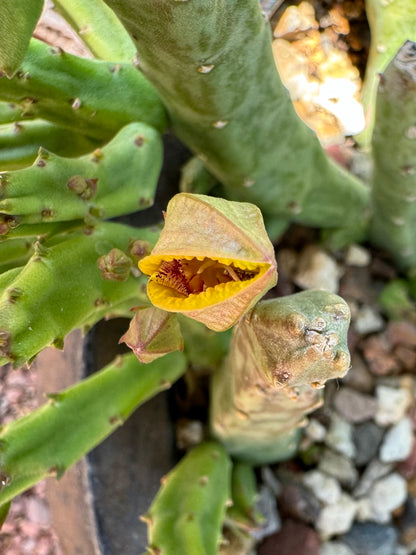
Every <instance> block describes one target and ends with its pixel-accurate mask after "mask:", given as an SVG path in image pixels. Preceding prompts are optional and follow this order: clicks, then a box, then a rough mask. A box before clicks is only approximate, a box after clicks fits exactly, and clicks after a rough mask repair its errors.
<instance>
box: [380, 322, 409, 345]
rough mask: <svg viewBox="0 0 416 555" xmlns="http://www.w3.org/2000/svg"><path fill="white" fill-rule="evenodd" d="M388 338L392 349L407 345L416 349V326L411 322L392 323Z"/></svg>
mask: <svg viewBox="0 0 416 555" xmlns="http://www.w3.org/2000/svg"><path fill="white" fill-rule="evenodd" d="M386 336H387V339H388V342H389V343H390V345H391V346H392V347H396V346H397V345H405V346H407V347H414V348H416V324H412V323H411V322H405V321H403V322H390V323H389V324H388V326H387V331H386Z"/></svg>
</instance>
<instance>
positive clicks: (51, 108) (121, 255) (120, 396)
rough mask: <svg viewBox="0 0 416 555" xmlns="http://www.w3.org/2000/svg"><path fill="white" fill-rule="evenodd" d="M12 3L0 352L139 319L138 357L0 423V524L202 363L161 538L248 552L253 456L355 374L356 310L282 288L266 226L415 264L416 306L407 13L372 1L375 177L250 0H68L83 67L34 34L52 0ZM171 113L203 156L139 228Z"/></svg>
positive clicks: (163, 546)
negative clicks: (333, 144)
mask: <svg viewBox="0 0 416 555" xmlns="http://www.w3.org/2000/svg"><path fill="white" fill-rule="evenodd" d="M412 3H414V2H413V0H412ZM18 4H19V5H16V6H13V8H10V6H9V5H8V3H7V2H3V3H2V5H1V6H0V30H1V31H3V32H2V43H1V45H0V71H1V72H2V73H1V75H0V150H1V152H0V171H1V173H0V364H6V363H10V364H11V365H13V366H15V367H16V366H19V365H22V364H24V363H30V362H31V361H32V360H33V358H34V357H36V355H37V354H38V353H39V352H40V351H41V350H42V349H44V348H45V347H47V346H50V345H53V346H55V347H58V348H62V346H63V341H64V338H65V336H66V335H67V334H68V333H69V332H70V331H71V330H73V329H75V328H82V329H83V330H84V331H85V330H88V329H89V328H90V327H91V326H92V325H94V324H95V323H96V322H98V321H99V320H100V319H102V318H110V317H112V316H123V317H126V318H127V319H128V320H130V323H129V324H128V321H127V323H126V332H125V333H124V335H123V336H122V338H121V339H120V341H121V342H124V343H125V344H126V345H127V346H129V347H130V348H131V349H132V350H133V353H131V354H129V355H123V357H122V358H118V359H116V360H115V361H114V362H113V363H112V364H110V365H109V366H108V367H106V368H105V369H103V370H100V371H98V372H97V373H96V374H95V375H93V376H91V377H90V378H88V379H86V380H84V381H83V382H81V383H79V384H76V385H74V386H73V387H71V388H69V389H67V390H64V391H62V392H57V393H55V394H52V395H51V396H50V398H49V400H48V401H47V403H46V404H45V405H44V406H42V407H41V408H39V409H38V410H37V411H35V412H33V413H32V414H30V415H27V416H25V417H23V418H20V419H17V420H16V421H15V422H12V423H10V424H7V426H4V427H3V428H0V524H1V523H2V521H4V519H5V518H6V515H7V511H8V507H9V505H10V500H11V499H12V498H13V497H14V496H15V495H17V494H19V493H21V492H23V491H24V490H25V489H27V488H29V487H31V486H32V485H33V484H34V483H35V482H36V481H38V480H40V479H42V478H43V477H45V476H48V475H57V476H59V475H61V474H62V472H64V471H65V470H66V469H67V468H68V467H69V466H70V465H71V464H73V463H74V462H75V461H76V460H77V459H79V458H80V457H81V456H83V455H84V454H85V453H86V452H87V451H88V450H90V449H92V448H93V447H94V446H95V445H97V443H99V442H100V441H101V440H102V439H104V438H105V437H106V436H107V435H108V434H110V433H111V432H112V431H113V430H114V429H115V428H116V427H118V426H119V425H120V424H122V422H123V421H124V419H125V418H127V417H128V416H129V414H130V413H131V412H132V411H133V410H134V409H135V407H137V406H138V405H139V404H141V403H142V402H144V401H145V400H146V399H148V398H150V397H151V396H152V395H154V394H156V393H157V392H158V391H160V390H161V389H164V388H166V387H169V385H170V384H172V383H173V382H174V381H175V380H177V379H179V378H180V376H182V375H183V374H184V373H185V372H186V370H187V368H188V367H191V369H192V371H198V372H201V373H203V374H204V375H208V374H211V376H210V381H211V394H210V404H211V407H210V426H211V428H210V430H209V431H208V432H207V438H206V439H205V440H204V442H203V443H201V444H200V445H198V446H197V447H195V448H194V449H193V450H191V451H190V452H189V453H188V454H186V455H185V457H184V458H183V460H182V461H181V462H180V463H179V465H178V466H177V467H176V468H175V469H173V470H172V471H171V472H170V473H169V475H168V477H167V479H166V481H164V483H163V485H162V488H161V490H160V492H159V494H158V495H157V497H156V499H155V501H154V503H153V504H152V506H151V507H150V509H149V513H148V514H147V515H146V517H145V518H146V520H147V521H148V524H149V546H148V551H149V552H150V553H155V554H158V553H163V554H166V555H176V553H178V552H181V553H192V555H193V554H196V553H207V554H208V555H211V554H212V555H215V554H216V553H218V552H219V553H223V554H224V555H225V554H226V553H232V552H233V550H234V552H235V550H236V549H237V548H238V549H240V550H241V551H242V552H245V553H248V552H249V550H250V549H251V547H252V545H253V540H252V537H251V536H250V531H251V530H252V529H253V528H254V527H255V526H257V525H258V523H259V521H260V520H261V517H260V515H259V514H258V513H257V512H256V510H255V499H256V481H255V475H254V473H253V465H258V464H263V463H265V462H275V461H279V460H283V459H286V458H288V457H290V456H292V455H294V454H295V453H296V450H297V445H298V440H299V437H300V435H301V432H302V426H303V425H304V423H305V415H307V414H308V413H309V412H311V411H312V410H313V409H314V408H315V407H317V406H318V405H319V404H320V403H321V402H322V391H321V388H322V387H323V385H324V383H325V381H326V380H328V379H331V378H335V377H338V376H342V375H344V374H345V372H346V371H347V369H348V367H349V354H348V349H347V344H346V333H347V328H348V323H349V311H348V307H347V305H346V303H345V302H344V301H343V300H342V299H341V298H339V297H337V296H336V295H333V294H331V293H328V292H326V291H306V292H302V293H297V294H295V295H290V296H287V297H282V298H275V291H273V287H274V285H275V284H276V281H277V268H276V260H275V255H274V246H273V244H272V241H271V240H270V239H269V237H268V235H267V233H266V229H267V232H268V233H269V235H270V237H272V239H273V243H276V242H277V240H278V238H279V237H280V236H281V234H282V232H283V231H284V230H285V229H287V228H288V226H289V225H290V224H291V223H292V222H295V223H301V224H304V225H309V226H314V227H318V228H320V229H322V230H326V232H327V233H326V235H325V236H326V237H327V238H328V239H329V240H330V244H331V245H332V246H335V247H341V246H344V245H346V244H348V243H349V242H351V241H353V240H354V241H357V240H361V239H366V240H368V241H370V242H371V244H373V245H377V246H378V247H381V248H383V249H386V250H387V251H388V252H390V255H391V257H392V258H393V259H394V260H395V262H396V264H397V266H398V267H399V268H400V269H402V270H403V271H404V272H406V274H404V275H402V276H401V278H400V280H399V281H397V282H396V283H395V284H393V286H392V287H390V289H387V290H386V292H385V294H384V302H385V303H386V306H387V305H388V306H389V307H391V306H392V304H393V305H395V304H396V303H395V302H392V301H391V297H392V295H393V296H394V295H396V297H397V295H399V296H400V298H401V299H402V300H403V299H404V300H403V307H404V308H403V310H410V308H411V306H412V301H411V300H410V297H411V296H413V297H414V296H415V291H416V286H415V282H416V281H415V278H414V276H415V275H416V270H415V267H416V258H415V257H416V253H415V249H414V247H415V245H414V236H415V231H416V230H415V221H416V220H415V208H414V206H413V205H414V204H415V202H414V200H415V199H416V189H415V186H416V185H415V182H414V175H413V174H414V171H413V170H414V157H415V152H414V145H415V144H416V141H415V137H416V133H415V126H414V121H413V120H414V119H415V117H416V116H415V113H414V93H415V86H414V85H415V83H414V76H415V70H414V68H415V45H414V43H413V42H410V41H408V42H406V43H405V44H403V42H404V40H405V38H410V39H412V40H413V39H414V38H415V37H414V36H410V35H409V37H408V36H407V34H406V37H404V35H403V32H404V31H403V29H410V32H413V31H412V29H413V27H414V25H413V23H414V21H413V19H414V18H413V12H412V11H411V10H410V11H409V10H408V9H407V8H406V5H407V2H402V1H399V0H396V2H391V3H388V2H381V1H379V0H372V1H369V2H368V12H369V15H370V24H371V26H372V32H373V36H374V40H373V45H372V51H371V57H370V63H369V64H368V68H367V75H366V80H365V85H364V96H365V102H366V103H367V108H368V110H369V114H370V113H371V114H374V113H375V121H374V134H373V137H372V153H371V156H372V160H373V162H374V172H373V175H372V178H371V184H370V185H371V186H368V185H367V184H365V183H364V182H362V181H361V180H360V179H359V178H357V177H355V176H354V175H353V174H352V173H351V172H348V171H347V170H345V169H344V168H341V167H340V166H338V165H337V164H336V163H335V162H334V161H332V160H331V159H330V158H328V157H327V155H326V153H325V151H324V150H323V148H322V147H321V145H320V143H319V141H318V139H317V137H316V136H315V135H314V133H313V132H312V131H311V130H310V129H309V128H308V127H307V126H306V125H305V124H304V123H303V122H302V121H301V120H300V119H299V118H298V116H297V115H296V113H295V111H294V109H293V106H292V104H291V101H290V99H289V96H288V94H287V91H286V89H285V88H284V86H283V84H282V82H281V80H280V78H279V75H278V73H277V71H276V67H275V63H274V60H273V56H272V49H271V41H270V38H271V33H270V27H269V23H268V22H267V20H266V19H265V17H264V14H262V12H261V9H260V7H259V3H258V2H257V0H239V1H237V0H219V1H215V2H214V1H213V0H188V1H178V0H159V1H158V2H157V3H156V4H157V5H156V4H155V2H154V1H150V0H140V1H136V0H106V1H105V2H104V1H102V0H89V1H87V0H73V1H72V0H71V1H69V0H56V2H55V4H56V8H57V10H58V11H59V12H60V13H61V14H62V15H63V16H64V18H65V19H66V20H67V21H68V22H69V23H71V24H72V26H73V27H74V29H75V30H76V31H77V32H78V34H79V36H80V37H81V39H82V40H83V41H84V44H85V45H86V46H87V47H88V48H89V51H90V52H91V53H92V59H89V58H81V57H78V56H74V55H72V54H69V53H67V52H64V51H63V50H61V49H60V48H57V47H51V46H49V45H46V44H44V43H42V42H40V41H38V40H36V39H33V38H32V39H31V35H32V32H33V29H34V27H35V25H36V22H37V20H38V18H39V15H40V12H41V9H42V4H43V3H42V2H40V1H38V0H33V1H31V2H29V3H28V5H27V6H26V5H25V6H24V7H23V6H22V5H21V3H18ZM384 4H385V6H384ZM155 5H156V8H155ZM403 6H405V8H406V10H405V11H406V12H409V13H405V15H403V13H404V12H403ZM406 33H407V32H406ZM379 42H380V43H381V46H382V47H385V50H384V51H383V52H381V51H380V44H379ZM136 49H137V52H136ZM378 54H380V56H379V55H378ZM380 70H381V71H383V72H384V73H383V75H382V77H381V80H380V85H379V86H378V97H377V110H375V105H374V104H375V101H374V89H375V86H376V84H377V80H376V75H375V74H376V71H380ZM409 118H410V119H409ZM168 127H169V128H171V129H172V130H173V132H174V133H175V134H176V135H177V136H178V137H180V138H181V139H182V140H183V142H184V143H185V144H186V145H187V147H188V148H189V149H190V150H191V151H192V153H193V157H192V158H190V159H189V160H188V162H187V163H186V164H185V166H183V167H182V177H181V184H180V188H181V191H182V192H181V193H179V194H176V195H175V196H173V197H172V198H171V200H170V202H169V203H168V206H167V211H166V214H165V222H164V227H163V229H162V226H153V227H140V226H136V225H132V224H127V223H126V221H125V219H124V218H125V216H126V215H127V214H131V213H134V212H137V211H142V210H144V209H145V208H147V207H149V206H151V205H152V204H153V203H154V201H155V197H156V196H157V191H158V190H159V189H157V187H158V186H159V187H161V184H163V181H161V180H159V179H158V178H159V175H160V171H161V167H162V158H163V152H162V151H163V146H162V145H163V141H162V139H161V133H163V132H164V131H165V130H166V129H167V128H168ZM371 131H372V127H371V125H369V128H368V130H367V135H363V136H362V142H363V144H369V138H370V135H371ZM386 152H388V156H386ZM169 179H170V178H169ZM110 218H117V219H116V221H108V220H109V219H110ZM147 276H149V279H148V278H147ZM146 281H147V285H146ZM266 293H268V296H269V297H270V298H268V299H267V300H260V299H261V297H262V296H263V295H265V294H266ZM396 297H395V298H396ZM152 305H153V306H152ZM393 308H396V306H394V307H393ZM389 310H390V311H391V313H393V312H394V310H393V309H392V308H389ZM412 314H413V313H412ZM233 326H234V327H233ZM127 328H128V329H127ZM231 328H233V329H231ZM137 359H139V360H137ZM57 371H58V369H57ZM187 375H188V376H189V375H190V373H188V374H187ZM58 432H59V433H58ZM62 437H63V438H64V440H65V441H62ZM230 500H231V501H230ZM231 502H232V503H233V505H232V506H231V505H230V503H231ZM223 525H224V526H225V527H224V530H223ZM223 533H224V536H225V539H226V540H227V541H228V543H227V541H224V538H223Z"/></svg>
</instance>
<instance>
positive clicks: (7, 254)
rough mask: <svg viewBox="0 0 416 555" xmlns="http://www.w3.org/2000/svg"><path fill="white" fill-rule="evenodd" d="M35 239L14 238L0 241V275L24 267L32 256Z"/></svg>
mask: <svg viewBox="0 0 416 555" xmlns="http://www.w3.org/2000/svg"><path fill="white" fill-rule="evenodd" d="M34 243H35V239H34V238H33V239H28V238H23V237H16V238H15V239H7V240H4V241H0V274H1V273H3V272H6V271H7V270H10V269H11V268H16V267H18V266H24V265H25V264H26V262H27V261H28V259H29V258H30V256H31V255H32V254H33V245H34Z"/></svg>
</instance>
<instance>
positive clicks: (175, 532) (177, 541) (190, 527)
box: [144, 359, 231, 555]
mask: <svg viewBox="0 0 416 555" xmlns="http://www.w3.org/2000/svg"><path fill="white" fill-rule="evenodd" d="M162 360H163V359H162ZM230 482H231V461H230V459H229V457H228V455H227V453H226V452H225V450H224V448H223V447H222V446H221V445H220V444H219V443H217V442H214V441H210V442H206V443H202V444H200V445H198V446H197V447H195V448H194V449H193V450H192V451H190V452H189V453H188V454H187V455H186V456H185V457H184V458H183V459H182V460H181V461H180V462H179V464H178V465H177V466H176V467H175V468H174V469H173V470H172V471H171V472H170V473H169V474H168V475H167V476H166V477H165V478H164V479H163V481H162V486H161V488H160V490H159V493H158V494H157V496H156V498H155V500H154V501H153V503H152V506H151V507H150V510H149V512H148V513H147V514H146V515H145V517H144V520H145V521H146V522H147V524H148V536H149V546H148V551H149V552H150V553H164V554H165V555H176V554H179V553H181V554H183V555H196V554H197V553H198V554H199V553H200V554H201V555H202V553H203V554H204V555H217V553H218V544H219V541H220V538H221V528H222V523H223V520H224V517H225V509H226V502H227V501H228V499H229V496H230Z"/></svg>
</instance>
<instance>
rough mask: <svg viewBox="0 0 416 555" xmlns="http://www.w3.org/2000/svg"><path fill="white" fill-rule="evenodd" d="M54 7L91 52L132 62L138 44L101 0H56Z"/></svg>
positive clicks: (101, 56) (113, 60) (105, 58)
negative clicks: (134, 42) (135, 45)
mask: <svg viewBox="0 0 416 555" xmlns="http://www.w3.org/2000/svg"><path fill="white" fill-rule="evenodd" d="M54 6H55V10H56V11H57V12H59V13H60V14H61V15H62V16H63V17H64V18H65V19H66V20H67V21H68V23H70V24H71V26H72V27H73V28H74V29H75V31H76V32H77V33H78V35H79V36H80V37H81V39H82V40H83V41H84V42H85V44H86V45H87V46H88V48H89V49H90V50H91V52H92V53H93V54H94V55H95V56H96V57H97V58H100V59H102V60H108V61H110V62H131V61H132V59H133V58H134V56H135V54H136V48H135V47H134V44H133V42H132V40H131V38H130V37H129V35H128V34H127V31H126V30H125V28H124V27H123V25H122V24H121V23H120V21H119V20H118V19H117V17H116V16H115V14H114V12H113V11H112V10H110V8H109V7H108V6H107V5H106V4H104V2H103V1H102V0H55V1H54Z"/></svg>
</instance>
